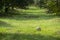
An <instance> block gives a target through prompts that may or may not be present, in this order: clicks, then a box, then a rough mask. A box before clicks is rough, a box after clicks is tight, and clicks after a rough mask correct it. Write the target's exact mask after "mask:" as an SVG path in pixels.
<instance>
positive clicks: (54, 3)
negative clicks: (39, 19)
mask: <svg viewBox="0 0 60 40" xmlns="http://www.w3.org/2000/svg"><path fill="white" fill-rule="evenodd" d="M58 4H60V3H59V1H58V0H48V2H47V7H48V9H49V11H52V12H54V13H56V14H58V15H59V12H60V11H59V10H60V5H58Z"/></svg>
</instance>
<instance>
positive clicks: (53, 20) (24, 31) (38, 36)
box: [0, 9, 60, 40]
mask: <svg viewBox="0 0 60 40" xmlns="http://www.w3.org/2000/svg"><path fill="white" fill-rule="evenodd" d="M17 11H18V13H20V15H13V16H12V17H0V40H60V17H57V16H54V15H51V14H50V15H49V14H46V9H29V10H21V9H17ZM36 27H40V28H41V31H37V30H36Z"/></svg>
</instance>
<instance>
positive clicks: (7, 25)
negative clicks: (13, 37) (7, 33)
mask: <svg viewBox="0 0 60 40" xmlns="http://www.w3.org/2000/svg"><path fill="white" fill-rule="evenodd" d="M0 27H12V26H11V25H10V24H8V23H6V22H4V21H0Z"/></svg>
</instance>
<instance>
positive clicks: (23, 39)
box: [0, 33, 60, 40]
mask: <svg viewBox="0 0 60 40" xmlns="http://www.w3.org/2000/svg"><path fill="white" fill-rule="evenodd" d="M0 40H60V38H58V37H53V36H47V35H41V34H21V33H0Z"/></svg>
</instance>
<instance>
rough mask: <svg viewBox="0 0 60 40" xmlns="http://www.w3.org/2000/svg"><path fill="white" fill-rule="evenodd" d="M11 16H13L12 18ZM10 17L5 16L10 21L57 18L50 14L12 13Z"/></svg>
mask: <svg viewBox="0 0 60 40" xmlns="http://www.w3.org/2000/svg"><path fill="white" fill-rule="evenodd" d="M10 15H11V16H10ZM10 15H8V16H3V18H5V17H6V18H8V19H15V20H30V19H34V20H47V19H52V18H55V17H56V16H55V15H49V14H42V13H40V14H37V13H36V14H34V13H15V14H14V13H12V14H10Z"/></svg>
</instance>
